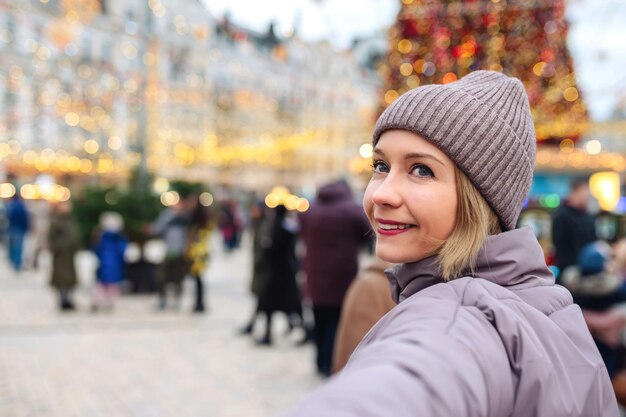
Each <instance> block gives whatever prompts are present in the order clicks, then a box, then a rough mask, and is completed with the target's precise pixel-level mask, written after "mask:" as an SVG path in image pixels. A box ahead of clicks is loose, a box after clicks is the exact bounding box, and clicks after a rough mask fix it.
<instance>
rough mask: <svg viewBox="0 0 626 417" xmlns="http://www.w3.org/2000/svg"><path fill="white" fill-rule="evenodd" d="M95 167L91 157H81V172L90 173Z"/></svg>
mask: <svg viewBox="0 0 626 417" xmlns="http://www.w3.org/2000/svg"><path fill="white" fill-rule="evenodd" d="M92 168H93V163H92V162H91V161H90V160H89V159H81V160H80V172H82V173H83V174H88V173H90V172H91V169H92Z"/></svg>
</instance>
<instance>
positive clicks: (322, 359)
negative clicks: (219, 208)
mask: <svg viewBox="0 0 626 417" xmlns="http://www.w3.org/2000/svg"><path fill="white" fill-rule="evenodd" d="M300 224H301V229H302V230H301V236H302V239H303V241H304V243H305V245H306V255H305V258H304V271H305V273H306V283H307V289H308V295H309V297H310V299H311V302H312V304H313V316H314V319H315V344H316V347H317V359H316V362H317V369H318V372H320V373H321V374H322V375H329V374H330V371H331V365H332V355H333V347H334V343H335V333H336V331H337V326H338V324H339V316H340V312H341V304H342V303H343V299H344V297H345V295H346V292H347V291H348V287H349V286H350V283H351V282H352V280H353V279H354V278H355V277H356V275H357V272H358V269H359V264H358V254H359V248H360V247H361V246H365V244H366V243H367V242H368V240H369V239H370V237H371V228H370V225H369V223H368V221H367V218H366V216H365V214H364V213H363V208H362V207H361V205H359V204H358V203H357V202H356V201H355V200H354V198H353V195H352V191H351V190H350V186H349V185H348V183H347V182H345V181H344V180H340V181H337V182H333V183H330V184H327V185H324V186H322V187H321V188H320V189H319V190H318V193H317V199H316V200H315V201H314V202H313V203H311V207H310V208H309V210H308V211H306V212H304V213H302V214H301V215H300Z"/></svg>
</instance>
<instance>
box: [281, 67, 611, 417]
mask: <svg viewBox="0 0 626 417" xmlns="http://www.w3.org/2000/svg"><path fill="white" fill-rule="evenodd" d="M373 144H374V158H373V175H372V179H371V181H370V183H369V185H368V187H367V190H366V193H365V196H364V207H365V211H366V213H367V215H368V218H369V220H370V223H371V225H372V228H373V229H374V231H375V233H376V238H377V244H376V253H377V255H378V256H379V257H380V258H382V259H383V260H386V261H389V262H393V263H398V264H399V265H398V266H396V267H394V268H393V269H391V270H388V271H387V273H388V277H389V280H390V282H391V288H392V297H393V298H394V300H395V301H396V302H397V303H399V305H398V306H396V307H395V308H394V309H392V310H391V311H390V312H389V313H388V314H387V315H385V316H384V317H383V318H382V319H381V320H380V321H379V322H378V323H377V324H376V325H375V326H374V328H373V329H372V330H371V331H370V332H369V333H368V334H367V335H366V336H365V338H364V339H363V341H362V342H361V344H360V345H359V346H358V348H357V349H356V351H355V352H354V354H353V355H352V357H351V358H350V361H349V362H348V364H347V366H346V367H345V368H344V370H343V371H342V372H340V373H339V374H338V376H337V377H335V378H333V379H332V380H331V381H330V382H329V383H328V384H327V385H325V386H323V387H322V388H320V389H319V390H318V391H317V392H316V393H314V394H313V395H312V396H311V397H310V398H309V399H308V400H307V401H305V402H304V403H303V404H302V405H301V406H300V408H298V409H297V410H296V411H295V412H294V413H293V415H296V416H394V417H398V416H422V417H424V416H441V417H444V416H456V417H459V416H472V417H474V416H476V417H479V416H481V417H482V416H494V417H521V416H528V417H531V416H550V417H559V416H615V417H617V416H618V415H619V414H618V409H617V404H616V400H615V395H614V394H613V391H612V388H611V382H610V380H609V376H608V374H607V371H606V368H605V367H604V365H603V363H602V359H601V357H600V355H599V353H598V350H597V349H596V347H595V345H594V343H593V339H592V338H591V336H590V334H589V331H588V330H587V328H586V326H585V321H584V319H583V316H582V314H581V311H580V308H579V307H578V306H577V305H575V304H573V303H572V297H571V295H570V293H569V292H568V291H567V290H566V289H564V288H563V287H560V286H557V285H555V284H554V277H553V275H552V274H551V272H550V270H549V269H548V268H547V267H546V264H545V261H544V257H543V253H542V250H541V247H540V246H539V244H538V242H537V240H536V238H535V237H534V235H533V233H532V231H531V229H530V228H522V229H515V227H516V223H517V219H518V217H519V214H520V211H521V208H522V205H523V203H524V200H525V198H526V196H527V194H528V191H529V189H530V184H531V181H532V174H533V166H534V161H535V146H536V145H535V132H534V128H533V121H532V117H531V113H530V108H529V105H528V99H527V97H526V94H525V91H524V88H523V86H522V84H521V83H520V82H519V80H517V79H514V78H510V77H507V76H505V75H503V74H500V73H496V72H490V71H477V72H473V73H471V74H469V75H468V76H466V77H464V78H462V79H461V80H459V81H457V82H454V83H451V84H446V85H429V86H425V87H420V88H417V89H414V90H411V91H409V92H408V93H406V94H404V95H402V96H401V97H400V98H399V99H397V100H396V101H395V102H394V103H392V104H391V105H390V106H389V108H387V109H386V110H385V112H384V113H383V114H382V115H381V117H380V118H379V120H378V122H377V124H376V128H375V131H374V138H373Z"/></svg>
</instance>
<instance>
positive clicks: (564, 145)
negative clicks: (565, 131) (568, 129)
mask: <svg viewBox="0 0 626 417" xmlns="http://www.w3.org/2000/svg"><path fill="white" fill-rule="evenodd" d="M559 148H560V149H561V151H562V152H572V151H573V150H574V141H573V140H571V139H563V140H562V141H561V143H560V144H559Z"/></svg>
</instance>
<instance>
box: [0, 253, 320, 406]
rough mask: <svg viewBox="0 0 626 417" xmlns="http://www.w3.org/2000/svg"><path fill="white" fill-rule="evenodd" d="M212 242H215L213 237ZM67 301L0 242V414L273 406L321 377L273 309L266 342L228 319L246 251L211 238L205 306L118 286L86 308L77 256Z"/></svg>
mask: <svg viewBox="0 0 626 417" xmlns="http://www.w3.org/2000/svg"><path fill="white" fill-rule="evenodd" d="M215 243H218V242H215ZM77 264H78V266H79V272H80V281H81V284H80V286H79V288H78V290H77V292H76V297H75V298H76V303H77V306H78V311H76V312H75V313H70V314H63V313H60V312H58V311H57V309H56V299H55V296H54V293H53V292H52V291H51V290H50V289H49V288H48V287H47V284H46V281H47V276H48V272H47V271H48V267H49V261H48V260H47V258H46V256H45V255H44V256H43V257H42V262H41V267H40V270H39V271H25V272H20V273H18V274H16V273H14V272H12V271H11V270H10V269H9V267H8V265H7V260H6V255H5V254H4V252H2V253H0V416H1V417H57V416H58V417H99V416H102V417H116V416H120V417H133V416H136V417H160V416H164V417H169V416H172V417H187V416H189V417H202V416H211V417H213V416H215V417H231V416H232V417H235V416H252V417H254V416H259V417H264V416H275V415H280V414H281V412H284V411H286V410H288V409H289V407H290V406H292V405H294V404H295V403H297V402H298V401H299V400H300V399H302V398H303V397H305V396H306V394H307V393H309V392H310V391H311V390H312V389H313V388H315V387H316V386H317V385H319V384H320V383H321V380H320V379H319V378H318V377H317V376H316V375H315V371H314V365H313V357H314V352H313V347H312V346H311V345H310V344H309V345H305V346H296V341H297V340H298V339H299V338H301V337H302V333H299V332H298V330H296V331H294V332H293V333H292V334H291V335H289V336H284V334H285V329H286V321H285V320H284V319H283V318H282V317H280V318H279V319H278V320H276V323H275V328H274V335H275V344H274V346H272V347H256V346H254V345H253V343H252V341H251V339H250V338H248V337H242V336H238V335H237V334H236V329H237V328H238V327H240V326H241V324H242V323H244V322H245V321H246V319H247V317H248V316H249V314H250V312H251V311H252V308H253V305H252V299H251V298H250V296H249V294H248V291H247V288H248V271H250V253H249V250H247V249H246V248H245V247H244V248H242V249H240V250H238V251H237V252H235V253H232V254H224V253H221V252H220V250H219V245H216V251H215V253H214V256H213V261H212V264H211V266H210V268H209V270H208V271H207V273H206V275H205V277H204V278H205V282H206V283H207V284H208V289H209V300H210V301H209V303H210V308H211V311H210V312H209V313H208V314H205V315H192V314H191V313H189V311H190V305H191V295H192V294H191V293H192V292H193V289H192V285H191V282H188V283H187V284H186V286H185V297H184V299H183V303H182V306H181V309H180V310H167V311H157V310H156V298H155V296H153V295H152V296H146V295H124V296H122V297H121V298H120V299H119V300H118V303H117V305H116V307H115V310H114V311H113V312H110V313H97V314H96V313H92V312H90V311H89V299H90V289H91V284H92V282H93V278H92V277H93V272H92V271H93V268H94V259H93V258H92V257H91V255H90V254H89V253H87V252H84V253H81V254H79V256H78V257H77Z"/></svg>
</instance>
